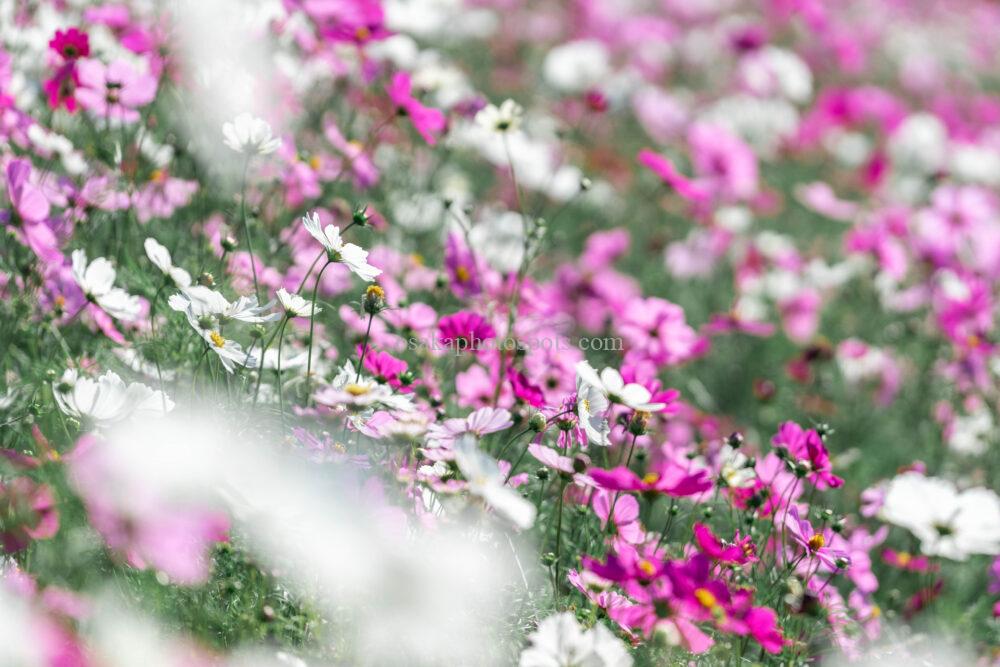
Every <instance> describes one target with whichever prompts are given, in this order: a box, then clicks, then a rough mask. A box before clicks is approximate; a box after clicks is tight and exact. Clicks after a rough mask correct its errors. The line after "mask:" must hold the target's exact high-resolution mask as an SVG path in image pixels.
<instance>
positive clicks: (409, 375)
mask: <svg viewBox="0 0 1000 667" xmlns="http://www.w3.org/2000/svg"><path fill="white" fill-rule="evenodd" d="M416 379H417V378H416V377H415V376H414V375H413V371H403V372H402V373H400V374H399V384H401V385H403V386H404V387H409V386H410V385H411V384H413V381H414V380H416Z"/></svg>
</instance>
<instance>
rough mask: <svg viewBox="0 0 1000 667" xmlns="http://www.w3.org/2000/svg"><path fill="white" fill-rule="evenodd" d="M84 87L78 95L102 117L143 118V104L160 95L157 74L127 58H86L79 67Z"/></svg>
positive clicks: (117, 118)
mask: <svg viewBox="0 0 1000 667" xmlns="http://www.w3.org/2000/svg"><path fill="white" fill-rule="evenodd" d="M78 74H79V77H80V87H79V88H78V89H77V91H76V99H77V100H78V101H79V102H80V105H81V106H83V108H85V109H87V110H88V111H91V112H93V113H94V114H95V115H97V116H101V117H102V118H111V119H114V120H119V121H121V122H124V123H134V122H135V121H137V120H139V112H138V111H136V109H138V108H139V107H143V106H145V105H147V104H149V103H150V102H152V101H153V99H154V98H155V97H156V78H155V77H153V76H150V75H149V74H142V73H140V72H138V71H136V70H135V69H133V68H132V66H131V65H129V64H128V63H127V62H125V61H124V60H115V61H113V62H111V63H110V64H108V65H105V64H104V63H102V62H100V61H98V60H94V59H92V58H86V59H83V60H81V61H80V63H79V67H78Z"/></svg>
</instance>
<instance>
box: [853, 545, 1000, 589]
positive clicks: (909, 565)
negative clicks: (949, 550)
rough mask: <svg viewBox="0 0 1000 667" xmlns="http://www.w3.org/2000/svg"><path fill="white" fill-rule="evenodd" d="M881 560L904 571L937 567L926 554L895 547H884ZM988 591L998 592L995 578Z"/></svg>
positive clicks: (918, 570)
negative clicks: (900, 549) (899, 549)
mask: <svg viewBox="0 0 1000 667" xmlns="http://www.w3.org/2000/svg"><path fill="white" fill-rule="evenodd" d="M882 562H884V563H885V564H886V565H889V566H890V567H894V568H896V569H897V570H903V571H905V572H935V571H937V570H938V569H939V568H938V567H937V566H936V565H934V564H933V563H931V561H930V559H929V558H928V557H927V556H915V555H913V554H911V553H910V552H909V551H896V550H895V549H884V550H883V551H882ZM852 567H853V565H852ZM994 571H1000V570H998V568H997V561H996V560H995V561H994V564H993V566H991V572H994ZM989 592H990V593H994V594H996V593H1000V585H998V583H997V580H996V578H994V579H993V580H992V583H990V587H989Z"/></svg>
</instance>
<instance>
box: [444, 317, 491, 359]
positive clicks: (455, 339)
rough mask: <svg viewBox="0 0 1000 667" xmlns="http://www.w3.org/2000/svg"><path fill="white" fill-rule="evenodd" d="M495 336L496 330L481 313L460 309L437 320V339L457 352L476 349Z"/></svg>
mask: <svg viewBox="0 0 1000 667" xmlns="http://www.w3.org/2000/svg"><path fill="white" fill-rule="evenodd" d="M495 337H496V330H495V329H494V328H493V327H492V326H491V325H490V323H489V322H487V321H486V319H485V318H483V316H482V315H480V314H478V313H474V312H472V311H470V310H461V311H459V312H457V313H454V314H452V315H447V316H445V317H442V318H441V319H440V320H439V321H438V340H439V341H440V342H441V343H443V344H444V345H446V346H448V347H449V348H454V349H455V351H457V352H462V351H465V350H478V349H480V348H481V347H482V345H483V343H484V342H485V341H488V340H492V339H493V338H495Z"/></svg>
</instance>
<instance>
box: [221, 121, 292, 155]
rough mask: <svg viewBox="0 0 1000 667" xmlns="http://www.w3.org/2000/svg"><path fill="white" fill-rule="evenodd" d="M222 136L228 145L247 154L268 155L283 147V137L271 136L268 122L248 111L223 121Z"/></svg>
mask: <svg viewBox="0 0 1000 667" xmlns="http://www.w3.org/2000/svg"><path fill="white" fill-rule="evenodd" d="M222 136H223V141H224V142H225V144H226V146H228V147H229V148H231V149H233V150H234V151H236V152H237V153H243V154H246V155H268V154H270V153H273V152H274V151H276V150H278V149H279V148H280V147H281V138H280V137H273V136H271V126H270V125H269V124H268V122H267V121H266V120H264V119H263V118H257V117H255V116H252V115H251V114H248V113H241V114H240V115H239V116H237V117H236V118H234V119H233V120H232V121H228V122H226V123H223V125H222Z"/></svg>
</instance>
